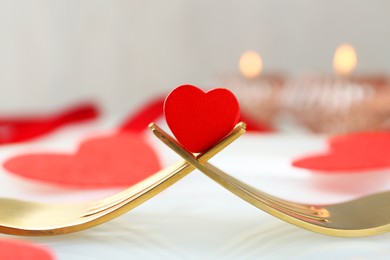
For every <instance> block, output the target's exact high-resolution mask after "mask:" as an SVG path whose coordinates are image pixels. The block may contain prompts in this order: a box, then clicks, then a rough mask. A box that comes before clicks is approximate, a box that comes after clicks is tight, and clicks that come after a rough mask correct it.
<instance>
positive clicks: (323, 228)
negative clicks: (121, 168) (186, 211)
mask: <svg viewBox="0 0 390 260" xmlns="http://www.w3.org/2000/svg"><path fill="white" fill-rule="evenodd" d="M149 128H150V130H152V132H153V133H154V135H156V136H157V137H158V138H159V139H160V140H161V141H162V142H163V143H165V144H166V145H167V146H168V147H170V148H171V149H172V150H173V151H175V152H176V153H177V154H178V155H180V156H181V157H182V158H183V159H184V161H183V162H179V163H177V164H173V165H172V166H170V167H167V168H165V169H163V170H161V171H160V172H157V173H156V174H154V175H152V176H150V177H149V178H147V179H145V180H143V181H141V182H140V183H138V184H136V185H134V186H133V187H130V188H128V189H127V190H124V191H122V192H120V193H118V194H115V195H113V196H110V197H108V198H105V199H102V200H98V201H92V202H84V203H74V204H65V205H58V204H44V203H36V202H29V201H21V200H15V199H5V198H0V232H1V233H6V234H12V235H24V236H50V235H60V234H66V233H71V232H76V231H80V230H83V229H87V228H91V227H93V226H96V225H99V224H102V223H104V222H107V221H109V220H111V219H114V218H116V217H118V216H120V215H122V214H124V213H126V212H128V211H129V210H131V209H133V208H135V207H136V206H138V205H140V204H142V203H143V202H145V201H147V200H148V199H150V198H152V197H154V196H155V195H157V194H158V193H160V192H161V191H163V190H165V189H166V188H168V187H169V186H171V185H173V184H174V183H175V182H177V181H178V180H180V179H181V178H183V177H184V176H186V175H187V174H189V173H190V172H191V171H193V170H194V169H195V168H197V169H199V170H200V171H201V172H203V173H204V174H206V175H207V176H208V177H210V178H211V179H213V180H214V181H216V182H217V183H219V184H220V185H222V186H223V187H225V188H226V189H228V190H229V191H231V192H232V193H234V194H236V195H237V196H238V197H240V198H242V199H243V200H245V201H247V202H248V203H250V204H252V205H254V206H255V207H257V208H259V209H261V210H263V211H265V212H267V213H269V214H271V215H273V216H275V217H277V218H279V219H281V220H283V221H286V222H288V223H291V224H294V225H296V226H299V227H301V228H304V229H308V230H311V231H314V232H318V233H322V234H326V235H332V236H346V237H357V236H370V235H376V234H380V233H384V232H388V231H390V203H388V201H390V192H383V193H377V194H373V195H370V196H366V197H362V198H359V199H356V200H352V201H347V202H343V203H339V204H333V205H327V206H316V205H305V204H300V203H294V202H290V201H286V200H283V199H281V198H277V197H274V196H272V195H269V194H266V193H264V192H261V191H259V190H257V189H255V188H253V187H251V186H249V185H247V184H245V183H243V182H241V181H239V180H237V179H235V178H234V177H232V176H230V175H228V174H226V173H225V172H223V171H221V170H220V169H218V168H216V167H215V166H213V165H212V164H210V163H208V162H207V161H208V160H209V159H210V158H211V157H213V156H214V155H216V154H217V153H218V152H220V151H221V150H222V149H223V148H225V147H226V146H228V145H229V144H230V143H232V142H233V141H235V140H236V139H237V138H238V137H240V136H241V135H242V134H244V133H245V124H244V123H238V124H237V125H236V127H235V128H234V129H233V130H232V131H231V132H230V134H229V135H227V136H226V137H225V138H223V139H222V140H221V141H220V142H219V143H218V144H216V145H215V146H213V147H212V148H210V149H209V150H208V151H207V152H205V153H202V154H198V155H194V154H192V153H191V152H189V151H187V150H186V149H185V148H184V147H182V146H181V145H180V144H179V143H178V142H176V141H175V140H174V139H173V138H172V137H170V136H169V135H168V134H167V133H165V132H164V131H163V130H162V129H160V128H159V127H158V126H157V125H155V124H153V123H152V124H150V126H149Z"/></svg>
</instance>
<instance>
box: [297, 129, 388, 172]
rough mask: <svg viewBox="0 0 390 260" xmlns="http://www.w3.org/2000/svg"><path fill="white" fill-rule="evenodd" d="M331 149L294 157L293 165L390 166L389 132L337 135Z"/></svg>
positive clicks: (352, 168)
mask: <svg viewBox="0 0 390 260" xmlns="http://www.w3.org/2000/svg"><path fill="white" fill-rule="evenodd" d="M329 145H330V151H329V152H327V153H325V154H319V155H311V156H307V157H304V158H301V159H298V160H295V161H293V166H295V167H299V168H305V169H310V170H315V171H326V172H340V171H345V172H354V171H362V170H372V169H380V168H388V167H390V133H389V132H372V133H356V134H348V135H342V136H337V137H334V138H331V139H330V140H329Z"/></svg>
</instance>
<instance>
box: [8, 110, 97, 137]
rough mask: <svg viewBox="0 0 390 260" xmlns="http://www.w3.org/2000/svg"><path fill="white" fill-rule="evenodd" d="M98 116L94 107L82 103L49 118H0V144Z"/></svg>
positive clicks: (38, 134)
mask: <svg viewBox="0 0 390 260" xmlns="http://www.w3.org/2000/svg"><path fill="white" fill-rule="evenodd" d="M98 116H99V110H98V108H97V106H96V105H94V104H92V103H84V104H80V105H78V106H73V107H70V108H68V109H66V110H65V111H63V112H60V113H57V114H54V115H49V116H38V115H37V116H25V117H12V118H11V117H3V118H1V117H0V144H7V143H16V142H23V141H27V140H30V139H33V138H37V137H39V136H43V135H45V134H48V133H50V132H52V131H54V130H55V129H57V128H59V127H61V126H64V125H67V124H71V123H77V122H82V121H86V120H91V119H95V118H97V117H98Z"/></svg>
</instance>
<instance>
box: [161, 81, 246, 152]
mask: <svg viewBox="0 0 390 260" xmlns="http://www.w3.org/2000/svg"><path fill="white" fill-rule="evenodd" d="M164 114H165V118H166V121H167V123H168V126H169V128H170V129H171V131H172V133H173V134H174V136H175V137H176V138H177V140H178V141H179V142H180V143H181V144H182V145H183V146H184V147H186V148H187V149H188V150H189V151H191V152H196V153H200V152H204V151H206V150H207V149H208V148H210V147H212V146H213V145H215V144H216V143H217V142H218V141H219V140H221V139H222V138H223V137H225V136H226V135H227V134H229V132H230V131H231V130H232V129H233V128H234V126H235V125H236V123H237V122H238V120H239V118H240V108H239V105H238V101H237V99H236V97H235V96H234V95H233V93H232V92H230V91H229V90H227V89H223V88H217V89H213V90H210V91H208V92H206V93H205V92H203V91H202V90H200V89H199V88H197V87H194V86H191V85H183V86H180V87H178V88H176V89H174V90H173V91H172V92H171V93H170V94H169V95H168V97H167V98H166V100H165V103H164Z"/></svg>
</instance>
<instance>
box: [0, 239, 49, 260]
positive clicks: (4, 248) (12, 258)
mask: <svg viewBox="0 0 390 260" xmlns="http://www.w3.org/2000/svg"><path fill="white" fill-rule="evenodd" d="M0 259H1V260H53V259H54V256H53V254H52V253H51V251H50V250H49V249H48V248H46V247H44V246H41V245H37V244H33V243H30V242H25V241H19V240H9V239H0Z"/></svg>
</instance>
